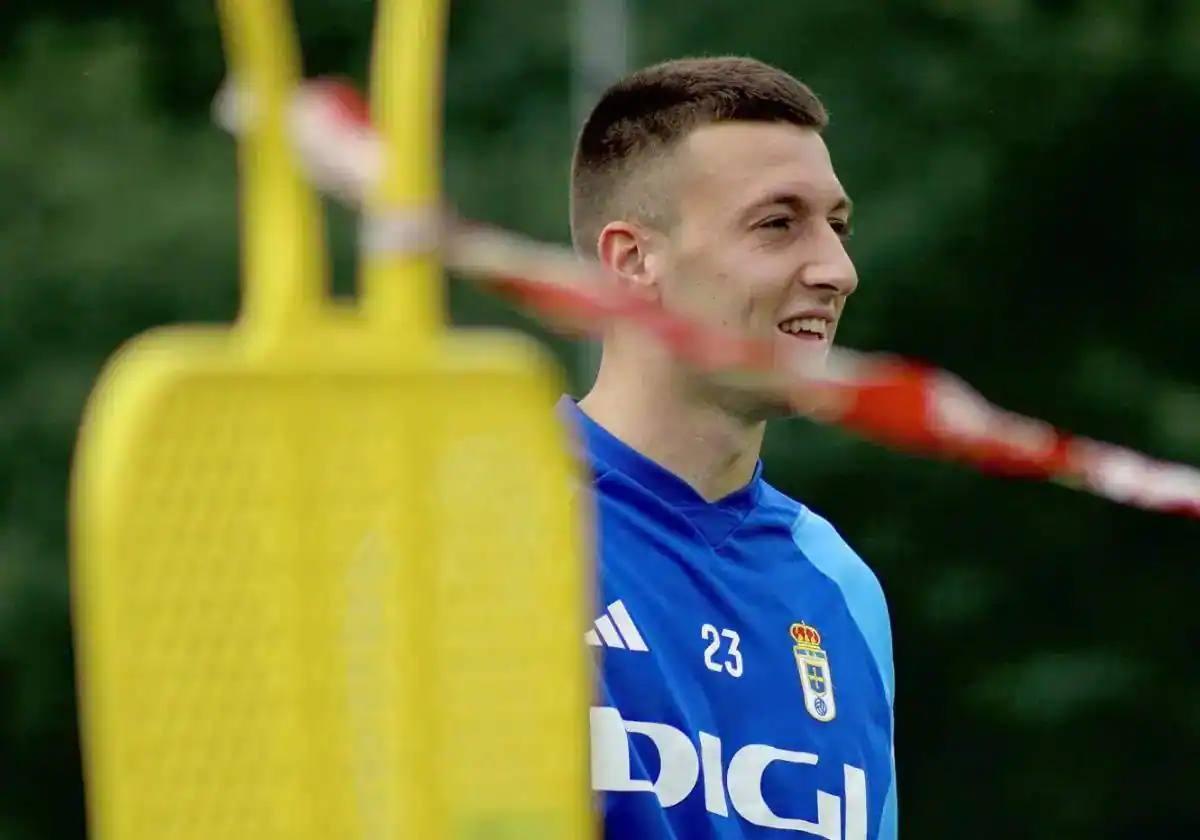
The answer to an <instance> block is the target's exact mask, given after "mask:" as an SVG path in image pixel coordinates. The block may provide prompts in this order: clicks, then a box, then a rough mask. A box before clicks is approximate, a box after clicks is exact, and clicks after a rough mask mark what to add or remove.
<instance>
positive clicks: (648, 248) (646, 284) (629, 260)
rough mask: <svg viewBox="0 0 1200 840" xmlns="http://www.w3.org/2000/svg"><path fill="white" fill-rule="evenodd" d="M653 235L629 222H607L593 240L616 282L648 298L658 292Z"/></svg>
mask: <svg viewBox="0 0 1200 840" xmlns="http://www.w3.org/2000/svg"><path fill="white" fill-rule="evenodd" d="M654 244H655V243H654V240H653V235H652V234H651V232H650V231H647V230H645V229H644V228H642V227H640V226H638V225H636V224H633V223H631V222H609V223H608V224H606V225H605V226H604V228H603V229H602V230H601V231H600V236H599V237H597V240H596V253H597V255H598V256H599V258H600V264H601V265H603V266H604V267H605V268H606V269H607V270H608V271H609V272H610V273H611V274H612V275H613V276H614V277H616V279H617V282H619V283H621V284H622V285H624V286H625V287H626V288H627V289H629V290H630V291H632V292H634V293H636V294H638V295H641V296H644V297H645V298H647V299H648V300H657V299H658V297H659V295H660V289H659V278H658V272H657V271H656V268H657V266H658V262H659V259H658V255H657V254H655V253H654V251H653V246H654Z"/></svg>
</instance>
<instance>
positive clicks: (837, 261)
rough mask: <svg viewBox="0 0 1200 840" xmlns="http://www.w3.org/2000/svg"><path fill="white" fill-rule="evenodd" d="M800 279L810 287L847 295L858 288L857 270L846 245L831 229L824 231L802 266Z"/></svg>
mask: <svg viewBox="0 0 1200 840" xmlns="http://www.w3.org/2000/svg"><path fill="white" fill-rule="evenodd" d="M801 280H802V282H803V283H804V285H805V286H807V287H809V288H810V289H820V290H822V291H829V292H834V293H836V294H840V295H849V294H852V293H853V292H854V290H855V289H857V288H858V272H857V271H856V270H855V268H854V261H853V260H851V259H850V255H849V254H848V253H847V252H846V245H845V243H843V242H842V239H841V237H840V236H838V235H837V233H835V232H834V231H833V230H832V229H830V230H827V231H824V232H823V233H822V235H821V237H820V241H819V242H817V243H816V251H815V252H814V253H813V254H812V255H811V259H810V260H809V262H808V264H807V265H805V266H804V271H803V272H802V274H801Z"/></svg>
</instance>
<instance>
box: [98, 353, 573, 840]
mask: <svg viewBox="0 0 1200 840" xmlns="http://www.w3.org/2000/svg"><path fill="white" fill-rule="evenodd" d="M183 339H184V336H179V335H176V336H170V335H160V336H157V337H151V338H150V339H144V340H142V341H141V342H140V343H139V344H138V345H137V346H136V347H135V349H134V350H133V352H131V353H127V354H125V356H124V357H123V359H122V360H121V362H120V363H119V364H118V365H117V367H116V369H115V370H113V371H112V372H110V374H109V375H108V377H107V379H106V381H105V383H104V384H103V385H102V387H101V388H100V390H99V391H98V392H97V395H96V397H95V398H94V400H93V403H92V406H91V408H90V412H89V417H88V422H87V424H86V426H85V428H84V436H83V439H82V440H81V447H80V461H79V464H78V471H77V474H76V484H75V493H76V497H75V502H76V504H75V525H76V528H75V542H76V549H77V550H76V558H77V565H76V568H75V576H76V578H75V597H76V619H77V629H78V634H77V635H78V639H79V644H80V659H81V666H82V678H83V680H84V684H83V688H84V699H85V702H84V704H83V705H84V712H85V717H84V726H85V735H86V736H87V745H88V782H89V794H90V795H89V799H90V803H91V805H92V810H93V826H94V827H96V829H97V832H98V834H99V836H103V837H115V838H149V837H155V838H179V839H180V840H183V838H206V839H208V838H221V837H247V838H250V837H253V838H298V837H314V838H315V837H338V838H342V837H371V838H390V837H397V838H399V837H420V838H427V837H428V838H437V837H472V838H475V837H478V838H483V837H489V838H490V837H522V838H576V837H583V836H587V833H588V831H589V828H588V826H587V825H585V824H584V822H585V820H586V818H587V817H586V815H587V813H588V786H587V778H586V749H585V747H586V742H585V734H586V733H585V730H584V721H585V719H586V718H585V715H586V709H587V706H588V688H587V681H586V676H585V672H584V665H585V661H586V660H585V659H584V656H583V655H582V652H581V643H580V635H579V634H580V628H581V627H582V626H583V624H584V620H585V617H586V616H585V613H586V608H585V602H586V600H587V593H586V587H585V575H586V571H585V569H586V565H587V564H586V563H585V562H584V551H583V542H584V534H583V527H582V526H583V523H582V521H581V520H580V519H579V517H578V515H577V512H576V510H575V507H574V505H575V502H574V494H573V487H574V478H573V475H572V471H573V467H572V465H571V462H570V460H569V459H568V457H567V454H566V453H567V447H566V442H565V431H564V430H563V429H562V428H560V427H559V424H558V422H557V421H556V418H555V416H554V413H553V401H554V399H555V396H556V394H557V390H558V389H557V382H556V380H555V377H554V376H552V375H550V373H549V369H548V367H547V366H546V365H545V364H544V363H542V362H541V361H540V356H536V355H535V354H532V353H531V352H530V350H529V348H528V347H526V346H525V345H524V344H523V343H518V342H514V341H512V340H509V339H505V340H500V339H499V338H498V337H496V336H491V337H489V338H488V339H487V340H486V341H480V342H478V343H476V342H474V341H472V340H468V339H463V338H456V339H455V340H453V341H450V342H447V344H446V351H445V352H441V353H439V361H438V363H437V364H428V363H423V364H422V365H421V366H416V365H409V366H407V368H406V367H405V366H402V365H400V364H399V363H395V364H392V365H391V366H390V367H389V365H388V364H387V363H384V362H381V361H380V360H379V359H374V360H368V359H366V358H359V359H357V360H355V359H351V358H347V357H345V356H340V357H339V356H337V355H336V354H334V357H335V358H339V359H340V361H336V362H334V361H329V360H326V361H324V362H321V363H320V364H315V365H314V364H312V363H311V360H310V361H309V362H305V363H303V364H300V363H298V362H295V361H286V362H285V361H283V360H282V359H283V357H280V359H276V360H275V361H257V362H253V363H250V362H248V361H247V360H246V359H244V358H242V357H241V355H240V351H237V350H236V349H235V345H234V344H233V343H232V342H228V343H227V342H225V341H224V340H222V339H220V338H218V337H216V336H201V335H193V336H188V337H187V341H184V340H183ZM189 342H190V343H189Z"/></svg>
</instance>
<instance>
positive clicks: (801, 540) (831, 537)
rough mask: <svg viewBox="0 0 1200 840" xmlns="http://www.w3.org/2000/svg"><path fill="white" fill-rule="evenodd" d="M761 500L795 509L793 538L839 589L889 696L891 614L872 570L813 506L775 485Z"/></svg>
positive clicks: (798, 547) (890, 678)
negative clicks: (799, 500) (777, 488)
mask: <svg viewBox="0 0 1200 840" xmlns="http://www.w3.org/2000/svg"><path fill="white" fill-rule="evenodd" d="M764 502H768V503H770V504H772V505H775V506H777V507H778V508H779V509H780V510H788V509H791V508H793V507H794V508H796V509H798V513H797V515H796V517H795V520H794V521H793V523H792V526H791V531H792V540H793V542H795V544H796V548H797V549H799V551H800V553H801V554H802V555H803V556H804V557H805V558H806V559H807V560H808V561H809V562H810V563H812V565H813V566H815V567H816V568H817V570H818V571H819V572H821V573H822V574H823V575H825V576H826V577H827V578H829V579H830V580H832V581H833V582H834V583H835V584H836V585H837V587H838V589H840V590H841V592H842V597H843V599H844V600H845V602H846V607H847V609H848V610H849V612H850V614H851V616H852V617H853V618H854V622H855V623H856V624H857V625H858V627H859V629H860V631H861V632H862V634H863V636H864V637H865V638H866V640H867V643H868V645H869V646H870V647H871V650H872V653H873V654H874V655H875V659H876V662H877V664H878V665H879V669H880V671H881V675H882V677H883V680H884V683H885V685H886V688H887V694H888V698H889V700H890V699H891V696H892V691H893V681H894V677H893V673H892V631H891V618H890V616H889V614H888V607H887V599H886V597H885V596H884V592H883V586H882V585H881V584H880V582H879V578H878V577H877V576H876V574H875V572H874V570H872V569H871V567H870V566H868V565H867V563H866V562H865V561H864V560H863V559H862V557H860V556H859V554H858V552H857V551H855V550H854V548H852V547H851V546H850V543H849V542H847V541H846V539H845V538H844V537H843V536H842V534H841V533H840V532H839V531H838V529H837V528H836V527H834V525H833V523H832V522H830V521H829V520H828V519H826V518H825V517H824V516H822V515H821V514H819V513H817V512H816V511H815V510H813V509H812V508H810V507H808V506H806V505H801V504H800V503H799V502H797V501H796V500H794V499H792V498H790V497H789V496H787V495H786V494H784V493H782V492H780V491H778V490H776V489H775V488H770V495H769V499H768V495H767V493H764Z"/></svg>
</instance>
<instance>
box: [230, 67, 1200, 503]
mask: <svg viewBox="0 0 1200 840" xmlns="http://www.w3.org/2000/svg"><path fill="white" fill-rule="evenodd" d="M246 111H247V109H246V108H245V107H244V103H239V102H238V101H237V97H236V96H235V95H233V94H232V93H231V89H230V88H226V89H225V90H224V91H223V92H222V94H221V95H220V96H219V97H218V100H217V107H216V114H217V118H218V120H219V121H220V122H221V123H222V124H223V125H224V126H225V127H226V128H228V129H230V130H231V131H234V132H236V131H237V130H238V129H239V128H240V127H241V125H242V124H244V122H245V115H246ZM291 129H292V135H293V138H294V140H295V143H296V148H297V150H298V152H299V155H300V157H301V160H302V162H303V165H304V166H305V167H306V170H307V172H308V174H309V176H310V177H311V178H312V180H313V182H314V183H315V184H316V185H317V186H318V187H319V188H320V189H322V190H323V191H325V192H327V193H329V194H332V195H334V196H335V197H338V198H340V199H342V200H344V201H348V202H350V203H353V204H355V205H357V206H360V207H361V206H362V205H363V199H364V197H365V196H366V195H367V194H368V191H369V190H370V188H371V186H372V185H373V184H374V183H375V182H376V180H377V179H378V178H379V177H380V175H381V174H382V171H383V166H384V159H385V150H384V146H383V143H382V142H381V140H380V139H379V138H378V137H377V135H376V134H375V133H374V131H373V130H372V128H371V125H370V122H369V119H368V109H367V106H366V103H365V102H364V100H363V99H362V97H361V96H359V94H358V93H357V91H355V90H354V88H352V87H351V86H349V85H346V84H344V83H341V82H337V81H314V82H308V83H306V84H304V85H303V86H302V87H301V89H300V91H299V93H298V95H297V97H296V99H295V101H294V103H293V108H292V113H291ZM365 225H366V226H365V229H364V244H365V245H366V247H368V248H371V249H373V250H398V251H401V252H405V251H412V250H414V249H422V250H423V249H427V248H432V247H437V248H440V250H441V255H442V260H443V262H444V264H445V265H446V266H447V267H448V268H450V269H453V270H455V271H457V272H459V273H462V274H464V275H467V276H469V277H471V278H473V279H475V280H477V281H479V282H481V283H484V284H486V285H487V286H488V287H490V288H492V289H494V290H495V291H496V292H498V293H499V294H502V295H504V296H506V297H508V298H511V299H513V300H515V301H516V302H518V303H520V304H521V305H522V306H524V307H526V308H528V309H530V310H532V311H534V312H536V313H537V314H538V315H540V316H541V317H543V318H545V319H546V320H547V321H549V322H551V323H552V324H554V325H556V326H559V327H569V328H571V329H572V330H576V331H583V332H588V333H593V334H599V333H601V332H602V331H603V329H604V328H605V326H606V325H608V324H609V323H612V322H614V321H618V320H625V321H631V322H635V323H637V324H638V325H639V326H641V327H642V328H643V329H645V330H647V331H648V332H650V333H652V334H653V335H655V336H656V337H657V338H658V339H659V340H660V341H661V342H662V343H663V344H664V345H665V346H667V347H668V348H669V349H670V350H671V351H672V352H673V353H675V354H676V355H678V356H679V357H681V358H683V359H684V360H686V361H688V362H689V363H690V364H692V365H694V366H696V367H698V368H700V369H702V370H705V371H709V372H713V373H717V374H729V373H733V374H735V375H736V376H737V377H738V381H739V384H741V385H743V386H745V387H754V388H756V389H759V390H761V392H762V393H763V394H764V395H771V396H774V397H777V398H780V399H784V400H786V401H787V403H788V404H789V405H790V406H792V407H793V408H794V409H795V410H796V411H797V412H798V413H801V414H804V415H806V416H809V417H812V418H814V419H817V420H820V421H822V422H826V423H832V424H834V425H837V426H840V427H842V428H844V429H847V430H849V431H852V432H854V433H856V434H858V435H860V436H862V437H864V438H867V439H869V440H872V441H875V442H878V443H881V444H884V445H887V446H890V447H893V448H896V449H901V450H905V451H908V452H913V453H916V454H921V455H926V456H930V457H938V458H944V459H950V460H955V461H959V462H962V463H966V464H969V465H971V466H973V467H975V468H976V469H978V470H980V471H982V472H985V473H989V474H997V475H1006V476H1017V477H1024V478H1032V479H1042V480H1050V481H1055V482H1058V483H1061V484H1065V485H1067V486H1070V487H1074V488H1076V489H1080V490H1085V491H1088V492H1091V493H1094V494H1096V495H1099V496H1103V497H1105V498H1107V499H1111V500H1113V501H1116V502H1119V503H1121V504H1125V505H1131V506H1134V507H1140V508H1145V509H1147V510H1154V511H1159V512H1164V513H1173V514H1178V515H1183V516H1189V517H1193V518H1198V519H1200V470H1197V469H1195V468H1193V467H1189V466H1185V465H1182V464H1174V463H1169V462H1164V461H1158V460H1154V459H1152V458H1149V457H1147V456H1145V455H1142V454H1140V453H1138V452H1134V451H1132V450H1129V449H1125V448H1123V447H1119V446H1113V445H1111V444H1105V443H1100V442H1098V441H1094V440H1089V439H1088V438H1083V437H1077V436H1074V435H1071V434H1068V433H1065V432H1062V431H1060V430H1058V429H1055V428H1054V427H1052V426H1050V425H1049V424H1047V423H1045V422H1043V421H1040V420H1035V419H1033V418H1029V417H1024V416H1021V415H1018V414H1013V413H1011V412H1007V411H1004V410H1002V409H1000V408H997V407H996V406H994V405H992V404H991V403H989V402H988V401H987V400H985V399H984V398H983V397H982V396H980V395H979V394H978V393H977V392H976V391H975V390H973V389H972V388H971V387H970V386H969V385H967V383H965V382H963V381H962V380H961V379H959V378H958V377H955V376H953V375H952V374H950V373H947V372H946V371H943V370H939V369H937V368H933V367H930V366H928V365H924V364H921V363H919V362H915V361H912V360H909V359H904V358H899V357H895V356H887V355H881V354H863V353H858V352H853V351H849V350H845V349H841V348H835V349H834V350H832V351H831V354H830V360H829V368H828V371H827V372H826V373H825V374H823V375H822V376H821V377H820V378H814V377H812V376H810V375H807V374H805V373H803V372H801V371H800V370H796V369H790V368H789V366H788V364H787V361H786V360H785V359H779V358H778V357H777V355H776V353H775V351H774V348H773V347H772V346H771V345H770V344H769V343H767V342H763V341H759V340H756V339H751V338H747V337H744V336H739V335H733V334H728V333H723V332H721V331H719V330H715V329H713V328H712V327H708V326H705V325H702V324H699V323H696V322H693V321H690V320H687V319H685V318H682V317H680V316H677V315H674V314H671V313H669V312H666V311H664V310H663V309H661V308H660V307H658V306H655V305H653V304H651V303H648V302H646V301H644V300H641V299H640V298H637V297H635V296H633V295H630V294H626V293H624V292H623V291H622V289H621V288H620V287H619V286H618V285H617V284H615V283H612V282H610V281H609V278H608V277H607V276H606V275H605V274H604V272H603V271H602V269H601V268H600V267H599V266H598V265H595V264H588V263H586V262H584V261H582V260H580V259H579V258H578V257H577V256H576V255H575V254H574V253H572V252H571V251H570V250H569V249H566V248H562V247H559V246H552V245H547V244H544V243H540V242H535V241H532V240H529V239H526V238H524V237H521V236H518V235H516V234H513V233H510V232H508V231H504V230H499V229H496V228H491V227H487V226H482V225H475V224H468V223H464V222H462V221H461V220H457V219H454V218H452V217H449V216H445V215H444V214H443V212H442V210H441V208H426V209H424V210H422V211H421V212H417V213H411V212H410V213H408V214H407V215H405V216H404V218H403V219H396V218H388V217H384V218H377V219H371V218H368V219H367V220H366V221H365ZM751 383H752V384H751Z"/></svg>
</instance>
